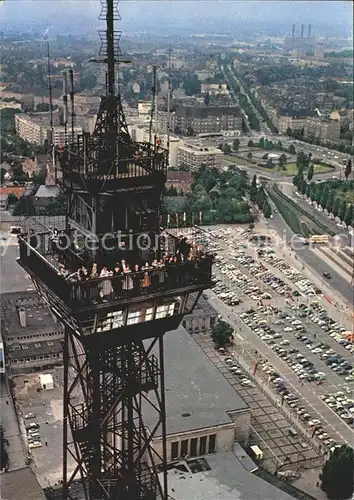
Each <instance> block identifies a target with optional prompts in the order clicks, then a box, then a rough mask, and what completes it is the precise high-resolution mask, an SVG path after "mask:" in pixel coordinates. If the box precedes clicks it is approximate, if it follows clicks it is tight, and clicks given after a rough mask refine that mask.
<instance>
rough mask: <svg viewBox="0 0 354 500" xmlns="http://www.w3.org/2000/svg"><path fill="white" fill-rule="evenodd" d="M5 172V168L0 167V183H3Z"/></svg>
mask: <svg viewBox="0 0 354 500" xmlns="http://www.w3.org/2000/svg"><path fill="white" fill-rule="evenodd" d="M5 174H6V170H5V169H4V168H0V184H1V185H2V184H4V180H5Z"/></svg>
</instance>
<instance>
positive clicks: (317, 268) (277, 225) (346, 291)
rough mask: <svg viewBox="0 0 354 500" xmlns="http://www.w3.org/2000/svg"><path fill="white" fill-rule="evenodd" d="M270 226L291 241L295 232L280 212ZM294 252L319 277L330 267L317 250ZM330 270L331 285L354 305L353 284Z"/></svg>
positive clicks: (271, 220) (349, 303)
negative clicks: (317, 253)
mask: <svg viewBox="0 0 354 500" xmlns="http://www.w3.org/2000/svg"><path fill="white" fill-rule="evenodd" d="M268 227H269V228H272V229H274V230H275V231H276V232H277V233H278V234H279V236H281V237H282V238H285V239H286V241H287V242H290V241H291V239H292V238H293V236H294V233H293V232H292V231H291V229H290V228H289V226H288V225H287V224H286V222H285V221H284V219H283V218H282V217H281V215H280V214H276V215H274V218H273V219H270V220H269V222H268ZM294 252H295V253H296V256H297V258H298V259H299V260H300V262H302V263H303V264H304V265H305V266H307V267H310V268H311V269H312V270H313V272H314V273H315V274H316V275H317V277H318V278H319V279H321V280H322V279H323V277H322V272H323V270H324V269H328V267H329V265H328V263H327V262H326V263H324V261H323V259H321V257H320V256H319V255H316V251H314V250H310V249H309V248H306V247H304V248H301V249H299V250H294ZM330 272H331V275H332V279H331V287H332V288H334V289H335V290H336V291H337V292H338V293H339V294H340V295H342V297H344V299H345V300H346V302H347V303H348V305H349V306H350V307H352V306H351V304H352V303H353V286H352V285H351V284H350V283H348V281H347V280H345V279H344V278H342V277H341V276H340V275H339V274H338V273H337V272H336V271H335V270H334V269H332V268H331V270H330Z"/></svg>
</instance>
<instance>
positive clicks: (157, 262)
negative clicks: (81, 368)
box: [59, 237, 206, 302]
mask: <svg viewBox="0 0 354 500" xmlns="http://www.w3.org/2000/svg"><path fill="white" fill-rule="evenodd" d="M155 257H157V258H154V259H153V260H152V261H151V262H149V261H141V260H140V262H137V260H138V259H136V261H134V262H128V261H127V260H125V259H124V258H123V259H120V260H118V261H117V262H116V263H115V265H113V266H110V265H101V266H100V265H98V264H97V263H96V262H93V264H92V265H90V266H81V267H80V268H79V269H76V270H73V269H70V267H69V266H67V265H65V264H63V263H62V264H60V270H59V275H61V276H63V277H64V278H65V279H66V280H67V281H68V282H70V283H77V284H79V285H80V286H79V287H77V288H76V289H77V290H78V294H79V295H80V298H82V299H84V300H93V301H94V302H96V301H99V300H103V301H108V300H111V299H112V298H114V297H115V296H124V295H126V296H130V295H135V294H136V295H140V294H141V293H146V294H147V293H149V292H150V291H152V290H155V291H156V290H164V289H165V288H166V287H171V286H178V285H181V286H182V285H188V284H192V283H193V282H195V280H198V279H200V276H201V271H202V266H203V263H204V262H206V254H205V251H204V249H203V248H202V246H201V245H199V244H193V243H190V242H188V241H187V238H185V237H179V238H178V240H177V241H176V245H175V251H174V253H173V254H171V253H169V252H167V251H166V252H164V254H163V256H162V257H159V256H157V255H156V254H155ZM205 270H206V269H205ZM77 298H79V297H77Z"/></svg>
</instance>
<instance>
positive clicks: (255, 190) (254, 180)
mask: <svg viewBox="0 0 354 500" xmlns="http://www.w3.org/2000/svg"><path fill="white" fill-rule="evenodd" d="M257 193H258V188H257V176H256V174H254V176H253V177H252V182H251V187H250V200H251V201H252V203H254V202H255V201H256V199H257Z"/></svg>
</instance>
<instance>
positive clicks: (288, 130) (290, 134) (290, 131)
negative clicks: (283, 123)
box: [286, 127, 293, 137]
mask: <svg viewBox="0 0 354 500" xmlns="http://www.w3.org/2000/svg"><path fill="white" fill-rule="evenodd" d="M286 135H287V136H288V137H291V136H292V135H293V132H292V130H291V128H290V127H288V128H287V129H286Z"/></svg>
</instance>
